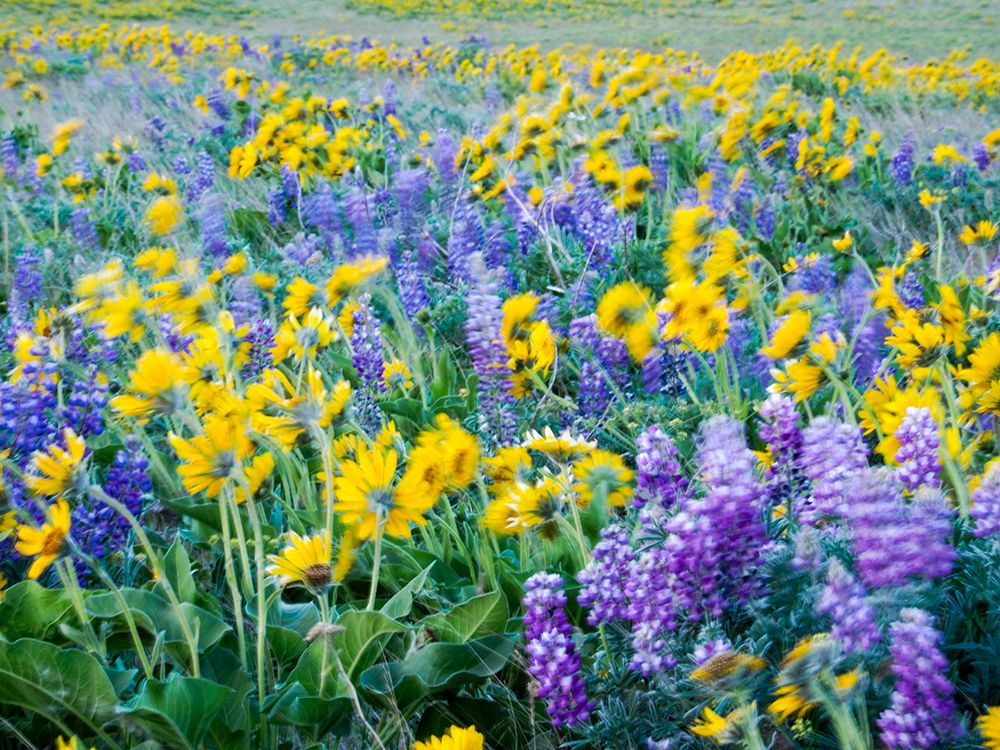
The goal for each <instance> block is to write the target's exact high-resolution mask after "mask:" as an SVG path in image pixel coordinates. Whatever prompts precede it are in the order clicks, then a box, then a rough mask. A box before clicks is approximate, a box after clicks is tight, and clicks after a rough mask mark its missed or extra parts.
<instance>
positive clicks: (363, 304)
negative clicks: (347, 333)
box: [351, 294, 385, 393]
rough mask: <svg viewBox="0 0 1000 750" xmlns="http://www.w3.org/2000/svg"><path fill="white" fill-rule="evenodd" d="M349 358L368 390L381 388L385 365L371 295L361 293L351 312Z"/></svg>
mask: <svg viewBox="0 0 1000 750" xmlns="http://www.w3.org/2000/svg"><path fill="white" fill-rule="evenodd" d="M352 318H353V322H354V326H353V330H352V331H351V352H352V355H351V358H352V361H353V362H354V369H355V370H356V371H357V373H358V377H359V378H360V379H361V382H362V383H364V385H365V387H367V388H368V389H369V390H370V391H373V392H375V393H379V392H381V391H382V390H383V386H382V382H381V378H382V369H383V368H384V366H385V361H384V359H383V353H382V323H381V321H379V319H378V318H377V317H375V315H374V314H373V312H372V308H371V295H370V294H363V295H361V296H360V297H359V298H358V304H357V307H356V308H355V310H354V312H353V314H352Z"/></svg>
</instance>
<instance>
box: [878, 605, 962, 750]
mask: <svg viewBox="0 0 1000 750" xmlns="http://www.w3.org/2000/svg"><path fill="white" fill-rule="evenodd" d="M889 635H890V638H891V645H890V647H889V652H890V654H891V656H892V673H893V675H895V677H896V685H895V688H894V689H893V692H892V699H891V700H892V702H891V705H890V707H889V708H887V709H886V710H885V711H883V712H882V714H881V715H880V716H879V718H878V722H877V724H878V727H879V729H880V730H881V738H882V742H884V743H885V745H886V747H888V748H891V749H892V750H897V749H898V750H915V749H916V748H931V747H935V746H936V745H938V743H940V742H942V741H952V740H954V739H955V738H956V737H958V736H959V735H960V734H961V733H962V728H961V725H960V724H959V723H958V720H957V718H956V713H957V708H956V706H955V688H954V686H953V685H952V684H951V682H950V680H949V679H948V674H947V673H948V659H947V658H946V657H945V655H944V654H943V653H942V652H941V642H942V637H941V633H939V632H938V631H937V630H936V629H935V627H934V621H933V619H932V618H931V616H930V615H929V614H928V613H927V612H925V611H923V610H921V609H912V608H910V609H904V610H903V611H902V612H901V613H900V619H899V621H898V622H895V623H893V624H892V625H891V626H890V628H889Z"/></svg>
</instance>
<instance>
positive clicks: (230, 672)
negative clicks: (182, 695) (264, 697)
mask: <svg viewBox="0 0 1000 750" xmlns="http://www.w3.org/2000/svg"><path fill="white" fill-rule="evenodd" d="M268 633H269V634H270V630H269V631H268ZM201 676H202V677H203V678H205V679H207V680H211V681H212V682H214V683H216V684H218V685H222V686H224V687H228V688H229V689H230V690H231V691H232V694H231V695H230V696H229V698H227V699H226V702H225V703H223V704H222V707H221V708H220V709H219V710H218V711H217V712H216V716H215V719H214V721H213V722H212V725H211V727H210V728H209V730H208V732H209V735H210V736H211V737H212V738H213V739H214V740H215V742H216V744H218V745H219V747H221V748H245V747H248V746H249V742H250V737H251V724H250V709H249V707H248V696H249V695H250V692H251V691H252V690H253V683H252V682H251V680H250V675H248V674H247V672H246V671H245V670H244V669H243V666H242V665H241V664H240V660H239V658H238V657H237V656H236V654H234V653H233V652H232V651H230V650H228V649H226V648H222V647H221V646H220V647H218V648H213V649H212V650H211V651H209V652H208V653H207V654H206V655H205V657H204V658H202V660H201Z"/></svg>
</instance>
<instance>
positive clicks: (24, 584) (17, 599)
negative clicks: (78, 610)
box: [0, 581, 76, 641]
mask: <svg viewBox="0 0 1000 750" xmlns="http://www.w3.org/2000/svg"><path fill="white" fill-rule="evenodd" d="M72 609H73V605H72V604H71V603H70V601H69V597H68V596H67V595H66V591H65V590H64V589H47V588H45V587H44V586H41V585H40V584H39V583H38V582H37V581H21V582H20V583H15V584H14V585H13V586H11V587H10V588H9V589H8V590H7V592H6V596H4V598H3V601H0V635H3V637H4V638H6V639H7V640H10V641H14V640H17V639H18V638H39V639H43V640H44V639H46V638H47V637H48V636H49V634H50V632H51V631H52V630H53V628H56V627H58V626H59V625H60V624H61V623H64V622H68V621H70V620H72V621H76V618H75V617H74V616H73V615H72Z"/></svg>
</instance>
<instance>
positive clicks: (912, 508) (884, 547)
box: [843, 467, 956, 588]
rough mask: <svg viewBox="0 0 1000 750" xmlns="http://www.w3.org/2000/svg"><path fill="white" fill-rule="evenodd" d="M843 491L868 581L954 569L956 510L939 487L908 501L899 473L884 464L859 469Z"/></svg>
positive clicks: (880, 583)
mask: <svg viewBox="0 0 1000 750" xmlns="http://www.w3.org/2000/svg"><path fill="white" fill-rule="evenodd" d="M843 493H844V497H845V502H844V504H843V516H844V518H845V520H846V521H847V530H848V536H849V538H850V540H851V551H852V554H853V556H854V567H855V569H856V570H857V573H858V575H859V576H860V578H861V580H862V581H864V583H865V584H866V585H867V586H868V587H870V588H886V587H896V586H903V585H905V584H908V583H910V582H911V581H912V580H913V579H926V580H933V579H935V578H941V577H942V576H946V575H948V574H949V573H950V572H951V569H952V564H953V562H954V560H955V555H956V553H955V549H954V547H952V546H951V545H950V544H949V543H948V536H949V534H950V532H951V525H952V521H951V519H952V510H951V508H949V506H948V504H947V502H946V500H945V498H944V497H943V496H942V495H941V493H940V492H938V491H935V490H927V489H924V490H920V491H918V493H917V495H916V496H915V497H914V499H913V502H912V503H909V504H907V503H906V502H905V501H904V499H903V496H902V491H901V487H900V485H899V482H898V480H897V479H896V477H895V475H894V473H893V472H892V471H891V470H890V469H887V468H884V467H883V468H879V469H865V470H864V471H859V472H855V473H854V474H852V475H851V476H850V477H849V478H848V479H847V480H846V483H845V486H844V489H843Z"/></svg>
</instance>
